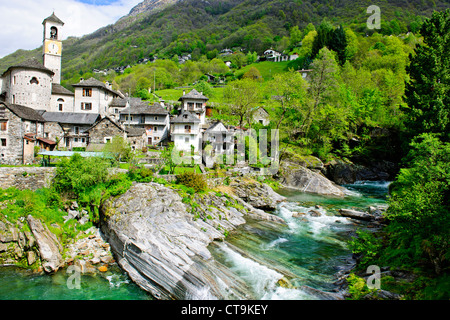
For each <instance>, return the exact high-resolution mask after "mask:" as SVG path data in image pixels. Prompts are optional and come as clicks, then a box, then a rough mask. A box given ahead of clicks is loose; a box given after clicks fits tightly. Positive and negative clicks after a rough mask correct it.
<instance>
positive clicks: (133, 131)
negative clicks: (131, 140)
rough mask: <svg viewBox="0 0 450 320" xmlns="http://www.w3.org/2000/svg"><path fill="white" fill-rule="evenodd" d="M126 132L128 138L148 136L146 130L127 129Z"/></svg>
mask: <svg viewBox="0 0 450 320" xmlns="http://www.w3.org/2000/svg"><path fill="white" fill-rule="evenodd" d="M125 131H126V132H127V136H128V137H141V136H142V135H144V134H146V131H145V128H134V127H130V128H128V127H126V128H125Z"/></svg>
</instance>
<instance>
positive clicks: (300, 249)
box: [213, 182, 389, 300]
mask: <svg viewBox="0 0 450 320" xmlns="http://www.w3.org/2000/svg"><path fill="white" fill-rule="evenodd" d="M388 185H389V183H382V182H361V183H356V184H353V185H348V186H346V187H347V189H348V190H349V191H350V192H349V193H350V194H351V195H349V196H347V197H345V198H336V197H324V196H318V195H312V194H306V193H300V192H298V191H295V190H288V189H285V190H279V191H278V192H279V193H280V194H282V195H284V196H285V197H287V199H288V202H286V203H282V204H280V205H279V206H278V209H277V210H276V211H275V214H277V215H279V216H281V217H282V218H283V219H284V220H285V221H286V223H287V227H282V226H277V225H274V224H270V223H267V222H257V221H254V222H250V223H248V224H246V225H244V226H243V227H241V228H240V229H239V231H238V232H235V233H232V235H231V236H230V237H229V238H227V241H226V243H224V244H221V245H219V246H218V248H217V249H214V252H213V253H214V256H215V258H216V259H217V260H218V261H220V262H221V263H223V264H224V265H226V266H228V267H229V268H230V269H231V270H233V271H234V272H235V273H236V274H237V275H238V276H239V277H240V278H241V279H242V280H243V281H245V282H246V283H247V285H248V286H249V287H250V291H251V292H250V293H251V296H252V298H254V299H277V300H288V299H295V300H299V299H315V298H316V297H315V296H312V295H310V294H309V293H308V292H305V291H302V290H301V289H300V287H301V286H302V285H307V286H310V287H312V288H315V289H319V290H322V291H332V290H333V289H334V288H335V285H334V284H333V282H334V281H335V280H336V279H335V274H336V273H337V272H338V271H339V270H340V269H341V268H342V266H344V265H346V264H347V263H349V262H351V260H350V258H351V252H350V250H349V249H348V247H347V241H348V240H349V239H350V238H351V236H352V235H354V234H355V230H356V229H357V228H364V227H365V224H363V223H361V224H359V223H356V222H355V221H352V220H350V219H347V218H344V217H341V216H340V215H339V214H338V213H337V212H338V210H339V209H341V208H356V209H367V207H368V206H373V205H384V204H385V203H386V194H387V191H388ZM316 205H319V206H320V207H316ZM310 210H315V211H316V212H319V213H320V214H321V215H320V216H314V215H311V213H309V211H310ZM294 212H299V213H305V214H304V215H302V216H301V217H300V218H296V217H293V213H294ZM283 276H284V278H286V279H288V280H289V281H290V283H291V284H292V285H293V286H294V288H291V289H287V288H283V287H280V286H278V285H277V282H278V280H279V279H280V278H282V277H283Z"/></svg>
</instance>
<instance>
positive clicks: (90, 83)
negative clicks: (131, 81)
mask: <svg viewBox="0 0 450 320" xmlns="http://www.w3.org/2000/svg"><path fill="white" fill-rule="evenodd" d="M72 87H88V88H89V87H93V88H102V89H104V90H107V91H110V92H112V93H114V94H115V95H118V96H120V94H119V93H118V92H117V91H114V90H113V89H110V88H109V87H108V86H107V85H106V84H105V83H103V82H101V81H99V80H97V79H95V78H89V79H87V80H84V79H82V80H80V82H78V83H75V84H72Z"/></svg>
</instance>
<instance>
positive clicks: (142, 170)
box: [128, 166, 153, 182]
mask: <svg viewBox="0 0 450 320" xmlns="http://www.w3.org/2000/svg"><path fill="white" fill-rule="evenodd" d="M128 177H129V178H130V179H131V180H132V181H136V182H150V181H152V177H153V171H152V169H149V168H146V167H143V166H130V168H129V169H128Z"/></svg>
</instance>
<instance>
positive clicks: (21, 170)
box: [0, 167, 56, 190]
mask: <svg viewBox="0 0 450 320" xmlns="http://www.w3.org/2000/svg"><path fill="white" fill-rule="evenodd" d="M55 173H56V168H44V167H1V168H0V188H2V189H7V188H10V187H15V188H17V189H19V190H24V189H30V190H36V189H39V188H45V187H49V186H50V183H51V181H52V179H53V177H54V176H55Z"/></svg>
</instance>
